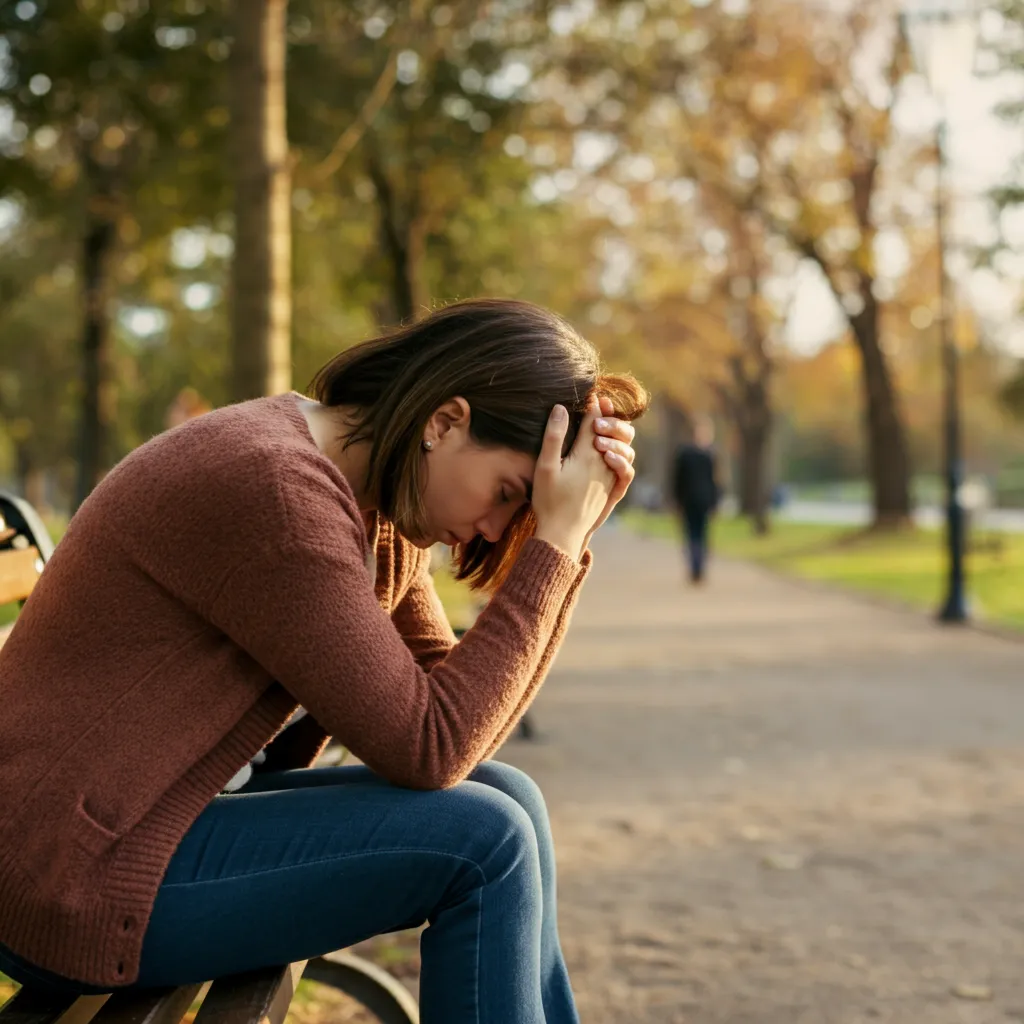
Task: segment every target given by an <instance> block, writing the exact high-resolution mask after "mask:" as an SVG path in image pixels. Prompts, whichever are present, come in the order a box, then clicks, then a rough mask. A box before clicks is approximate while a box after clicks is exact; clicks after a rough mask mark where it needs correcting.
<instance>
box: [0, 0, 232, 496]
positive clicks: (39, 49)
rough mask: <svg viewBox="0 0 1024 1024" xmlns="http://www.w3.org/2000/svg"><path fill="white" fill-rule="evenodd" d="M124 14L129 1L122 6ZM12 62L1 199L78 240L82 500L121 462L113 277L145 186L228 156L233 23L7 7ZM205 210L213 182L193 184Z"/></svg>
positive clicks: (0, 94) (163, 211)
mask: <svg viewBox="0 0 1024 1024" xmlns="http://www.w3.org/2000/svg"><path fill="white" fill-rule="evenodd" d="M122 8H123V9H122ZM0 37H2V39H3V42H4V44H5V46H6V56H7V61H6V68H5V73H4V76H3V79H2V81H0V104H2V105H3V106H4V107H6V109H7V110H9V111H10V112H11V114H12V118H13V123H14V129H15V131H14V133H13V141H11V142H8V143H7V144H6V146H5V150H4V152H3V158H2V162H0V194H2V195H3V196H6V197H7V198H9V199H11V200H12V201H13V202H14V203H15V204H16V205H17V208H18V209H19V211H20V214H21V215H22V216H28V217H34V218H38V219H42V220H48V219H49V220H54V221H56V222H59V223H64V224H67V225H68V226H69V228H70V229H71V230H74V231H75V232H76V234H77V239H78V245H79V252H80V256H79V261H78V262H79V284H80V291H81V313H80V316H81V366H82V384H81V397H80V413H79V424H80V425H79V453H78V479H77V485H76V497H75V504H76V505H77V504H80V503H81V501H83V500H84V499H85V497H86V495H87V494H88V493H89V491H90V490H91V489H92V487H93V486H94V485H95V483H96V481H97V480H98V479H99V477H100V476H101V475H102V473H103V472H104V470H105V469H106V468H107V466H108V465H109V464H110V461H111V446H110V434H111V427H112V422H113V419H114V409H115V390H114V386H115V385H114V381H113V377H112V373H111V364H112V359H113V350H112V335H111V318H110V305H111V294H110V293H111V284H112V272H113V269H114V265H115V260H116V257H117V253H118V249H119V246H120V245H122V243H124V242H125V241H126V240H127V237H130V235H131V227H132V224H133V221H132V214H133V210H134V209H135V207H136V205H137V200H138V198H139V195H140V193H141V192H143V191H145V190H154V189H160V188H162V187H167V188H169V189H170V192H169V193H168V194H173V195H174V196H175V198H176V199H178V200H179V202H181V205H180V206H179V207H178V208H177V209H171V210H168V209H167V204H163V206H162V208H159V210H160V212H159V215H158V216H157V218H156V220H158V221H161V222H162V224H163V229H164V230H165V231H166V230H167V229H168V228H169V226H170V223H169V217H168V214H169V213H170V214H171V216H172V217H173V216H175V215H176V216H179V217H180V216H182V215H183V214H185V212H186V210H185V204H184V202H183V200H184V199H185V197H186V193H184V192H179V191H178V190H177V189H176V188H174V186H169V185H167V182H168V179H169V178H170V179H171V180H173V181H180V180H181V177H182V176H183V175H188V174H189V173H190V172H191V170H192V168H193V165H194V164H196V163H199V164H203V163H204V162H205V163H208V160H209V155H210V154H214V153H216V152H217V136H218V134H219V131H220V130H221V128H222V123H219V122H218V120H217V119H216V117H215V116H211V115H213V114H214V113H215V111H216V110H217V105H216V97H217V88H216V86H217V82H218V76H217V72H216V64H217V61H218V59H219V58H220V57H222V56H223V54H224V48H225V47H226V44H225V42H224V40H223V38H222V37H223V26H222V24H221V22H220V19H219V16H218V13H217V9H216V8H215V7H214V6H213V5H212V4H211V5H206V4H202V3H194V4H188V5H184V6H183V7H182V9H181V10H178V9H177V8H175V9H174V10H173V11H172V12H171V13H170V14H168V12H167V11H166V9H165V8H164V7H163V5H149V4H135V5H131V6H129V5H119V6H118V8H117V9H115V8H113V7H112V6H110V5H99V4H78V3H75V2H74V0H50V2H48V3H46V4H42V3H35V2H24V3H17V4H4V5H2V6H0ZM187 195H188V198H189V199H190V200H191V201H192V202H193V203H196V201H197V200H198V204H197V207H198V208H202V207H203V206H204V204H206V203H208V202H209V201H210V200H211V199H213V198H214V197H215V195H216V190H211V189H207V190H199V189H196V190H193V191H192V192H190V193H187Z"/></svg>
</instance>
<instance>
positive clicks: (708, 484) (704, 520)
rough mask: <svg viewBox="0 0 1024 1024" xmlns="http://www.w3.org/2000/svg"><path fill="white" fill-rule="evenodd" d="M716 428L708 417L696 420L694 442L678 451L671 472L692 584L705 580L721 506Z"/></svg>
mask: <svg viewBox="0 0 1024 1024" xmlns="http://www.w3.org/2000/svg"><path fill="white" fill-rule="evenodd" d="M714 440H715V426H714V423H712V421H711V420H710V419H708V418H706V417H701V418H700V419H698V420H697V421H696V423H695V424H694V428H693V440H692V441H690V442H688V443H686V444H683V445H680V447H679V449H678V450H677V451H676V457H675V463H674V466H673V473H672V497H673V499H674V501H675V506H676V510H677V511H678V513H679V517H680V519H681V520H682V525H683V533H684V535H685V537H686V546H687V556H688V560H689V571H690V581H691V582H692V583H700V582H702V581H703V579H704V573H705V569H706V567H707V560H708V527H709V525H710V520H711V517H712V515H713V514H714V512H715V509H716V508H717V507H718V500H719V497H720V492H719V489H718V479H717V475H716V466H715V453H714V449H713V448H712V445H713V443H714Z"/></svg>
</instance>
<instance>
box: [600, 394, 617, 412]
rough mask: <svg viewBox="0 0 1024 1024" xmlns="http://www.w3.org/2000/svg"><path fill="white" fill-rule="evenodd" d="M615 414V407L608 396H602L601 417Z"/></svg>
mask: <svg viewBox="0 0 1024 1024" xmlns="http://www.w3.org/2000/svg"><path fill="white" fill-rule="evenodd" d="M614 413H615V406H614V405H613V404H612V400H611V399H610V398H609V397H608V396H607V395H601V415H602V416H612V415H614Z"/></svg>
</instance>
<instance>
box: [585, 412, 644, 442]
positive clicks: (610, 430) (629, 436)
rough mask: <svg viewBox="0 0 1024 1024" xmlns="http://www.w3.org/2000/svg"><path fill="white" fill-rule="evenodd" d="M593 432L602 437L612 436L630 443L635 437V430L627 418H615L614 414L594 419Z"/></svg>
mask: <svg viewBox="0 0 1024 1024" xmlns="http://www.w3.org/2000/svg"><path fill="white" fill-rule="evenodd" d="M594 432H595V433H597V434H600V435H601V436H602V437H614V438H616V439H617V440H619V441H625V442H626V444H630V443H631V442H632V440H633V438H634V437H636V430H635V429H634V428H633V424H632V423H630V422H629V421H628V420H620V419H616V418H615V417H614V416H611V417H609V416H600V417H598V418H597V419H595V420H594Z"/></svg>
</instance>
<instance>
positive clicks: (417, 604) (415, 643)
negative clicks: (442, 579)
mask: <svg viewBox="0 0 1024 1024" xmlns="http://www.w3.org/2000/svg"><path fill="white" fill-rule="evenodd" d="M429 566H430V559H429V558H421V559H420V562H419V565H418V566H417V569H416V575H415V577H414V578H413V581H412V583H411V584H410V586H409V589H408V590H407V591H406V593H405V595H404V596H403V598H402V600H401V601H399V602H398V605H397V607H396V608H395V610H394V612H393V614H392V616H391V620H392V622H394V624H395V628H396V629H397V630H398V632H399V634H400V635H401V637H402V639H403V640H404V641H405V645H406V647H408V648H409V650H410V651H411V652H412V656H413V657H414V658H415V659H416V663H417V664H418V665H419V666H420V668H422V669H423V670H424V671H425V672H429V671H430V670H431V669H432V668H433V667H434V666H435V665H436V664H437V663H438V662H441V661H444V659H445V658H446V657H447V656H448V653H449V651H451V649H452V648H453V647H454V646H455V634H454V633H453V632H452V627H451V623H449V621H448V616H447V615H446V614H445V611H444V607H443V606H442V604H441V599H440V598H439V597H438V596H437V590H436V589H435V587H434V580H433V577H432V576H431V575H430V571H429Z"/></svg>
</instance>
